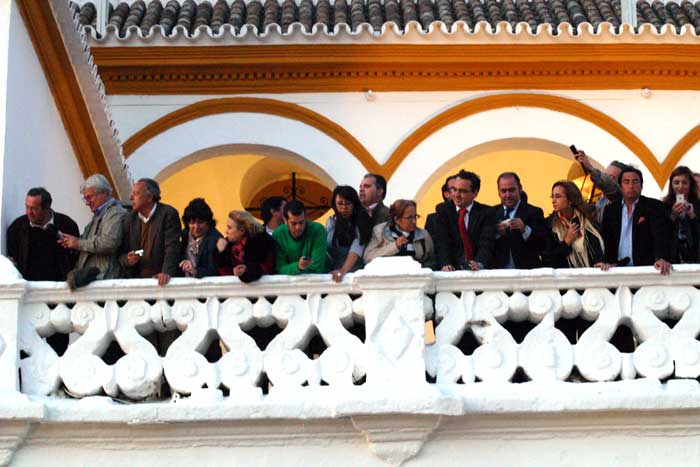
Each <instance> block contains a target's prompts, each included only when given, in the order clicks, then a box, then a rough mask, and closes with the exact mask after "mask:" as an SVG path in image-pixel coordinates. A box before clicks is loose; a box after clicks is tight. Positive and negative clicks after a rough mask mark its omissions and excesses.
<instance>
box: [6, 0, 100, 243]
mask: <svg viewBox="0 0 700 467" xmlns="http://www.w3.org/2000/svg"><path fill="white" fill-rule="evenodd" d="M3 12H4V13H3ZM7 13H9V33H7V32H6V31H8V28H7V27H4V26H3V24H2V22H3V20H4V19H5V18H4V16H3V14H7ZM5 21H6V23H7V22H8V21H7V20H5ZM3 31H5V32H3ZM5 34H8V37H9V38H10V42H9V53H8V54H7V55H8V56H7V61H6V62H3V58H2V57H3V52H2V49H4V47H3V39H2V37H3V35H5ZM4 72H7V85H6V87H5V86H3V85H2V78H1V76H2V73H4ZM0 91H2V92H1V94H2V97H0V111H1V112H0V113H2V116H0V123H2V121H3V120H2V119H3V118H5V119H6V123H5V125H4V128H5V137H4V142H3V140H2V139H0V155H1V156H2V172H1V173H2V211H1V225H0V231H1V232H2V233H0V235H2V237H1V238H2V244H3V250H4V243H5V238H4V233H5V231H6V229H7V226H8V225H9V224H10V223H11V222H12V220H13V219H15V218H16V217H17V216H19V215H21V214H23V213H24V198H25V195H26V192H27V190H28V189H29V188H31V187H34V186H44V187H45V188H46V189H47V190H49V192H50V193H51V195H52V197H53V200H54V203H53V207H54V209H55V210H56V211H58V212H63V213H65V214H68V215H69V216H71V217H72V218H73V219H74V220H75V221H76V222H77V223H78V225H79V226H80V227H81V228H82V226H84V225H85V224H86V223H87V222H88V221H89V219H90V217H91V214H90V211H89V209H87V207H86V206H85V205H84V204H83V202H82V200H81V197H80V193H79V185H80V182H81V181H82V180H83V176H82V173H81V171H80V167H79V166H78V162H77V160H76V158H75V155H74V153H73V149H72V147H71V144H70V141H69V139H68V136H67V134H66V131H65V128H64V126H63V122H62V121H61V117H60V115H59V113H58V110H57V108H56V104H55V103H54V100H53V95H52V94H51V90H50V89H49V86H48V84H47V82H46V79H45V77H44V73H43V70H42V68H41V64H40V63H39V60H38V58H37V56H36V54H35V53H34V48H33V46H32V42H31V40H30V38H29V35H28V33H27V30H26V28H25V26H24V22H23V20H22V17H21V14H20V12H19V10H18V8H17V6H16V5H14V3H11V2H10V0H0ZM5 98H6V105H5V106H3V105H2V102H3V101H2V99H5Z"/></svg>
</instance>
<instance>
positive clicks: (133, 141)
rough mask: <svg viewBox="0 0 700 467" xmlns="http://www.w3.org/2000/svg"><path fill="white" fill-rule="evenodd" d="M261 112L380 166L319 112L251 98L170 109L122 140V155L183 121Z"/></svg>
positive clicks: (367, 165)
mask: <svg viewBox="0 0 700 467" xmlns="http://www.w3.org/2000/svg"><path fill="white" fill-rule="evenodd" d="M240 112H249V113H262V114H267V115H275V116H278V117H284V118H289V119H291V120H296V121H298V122H301V123H304V124H306V125H309V126H312V127H314V128H316V129H317V130H319V131H321V132H323V133H324V134H326V135H328V136H329V137H331V138H333V139H334V140H335V141H337V142H338V143H340V144H341V145H342V146H343V147H344V148H345V149H347V150H348V151H349V152H350V153H351V154H352V155H354V156H355V157H356V158H357V160H359V161H360V162H361V163H362V164H363V165H364V166H365V168H366V169H367V170H368V171H369V172H379V171H380V170H381V167H380V165H379V163H377V161H376V160H375V159H374V157H372V155H371V154H370V153H369V151H368V150H367V149H366V148H365V147H364V146H363V145H362V143H360V142H359V141H358V140H357V139H356V138H355V137H354V136H352V135H351V134H350V133H349V132H348V131H347V130H345V129H344V128H343V127H341V126H340V125H338V124H337V123H335V122H333V121H332V120H329V119H328V118H326V117H324V116H323V115H321V114H319V113H316V112H314V111H313V110H309V109H307V108H305V107H302V106H300V105H297V104H291V103H289V102H283V101H278V100H275V99H261V98H253V97H232V98H222V99H208V100H204V101H201V102H197V103H195V104H192V105H188V106H187V107H183V108H182V109H179V110H176V111H174V112H171V113H169V114H167V115H165V116H163V117H161V118H159V119H158V120H156V121H154V122H152V123H150V124H149V125H147V126H146V127H144V128H143V129H141V130H140V131H138V132H137V133H135V134H134V135H133V136H131V137H130V138H129V139H128V140H126V142H125V143H124V146H123V148H124V157H129V156H130V155H131V154H133V153H134V152H135V151H136V150H137V149H138V148H139V147H141V146H142V145H143V144H145V143H146V142H147V141H148V140H150V139H151V138H154V137H155V136H157V135H159V134H161V133H163V132H165V131H167V130H169V129H171V128H173V127H175V126H178V125H181V124H183V123H185V122H188V121H191V120H195V119H198V118H202V117H206V116H209V115H217V114H223V113H240Z"/></svg>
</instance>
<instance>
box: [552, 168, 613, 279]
mask: <svg viewBox="0 0 700 467" xmlns="http://www.w3.org/2000/svg"><path fill="white" fill-rule="evenodd" d="M551 198H552V208H553V210H554V211H553V212H552V214H551V215H550V216H549V217H548V218H547V225H548V227H549V229H550V231H551V234H550V235H548V237H547V243H546V246H545V250H544V251H543V253H542V260H543V263H544V264H545V265H546V266H549V267H555V268H587V267H592V266H595V267H600V268H601V269H603V270H606V269H607V268H608V265H607V264H605V263H604V262H603V261H604V258H605V256H604V247H605V245H604V242H603V237H602V235H601V234H600V231H599V230H598V226H597V225H596V222H595V208H594V207H593V206H590V205H588V204H586V203H585V202H584V201H583V197H582V196H581V191H580V190H579V189H578V187H577V186H576V185H575V184H574V183H573V182H570V181H568V180H560V181H558V182H555V183H554V185H552V195H551Z"/></svg>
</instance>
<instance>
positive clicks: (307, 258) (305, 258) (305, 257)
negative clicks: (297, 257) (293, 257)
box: [301, 256, 311, 261]
mask: <svg viewBox="0 0 700 467" xmlns="http://www.w3.org/2000/svg"><path fill="white" fill-rule="evenodd" d="M301 259H303V260H304V261H311V256H302V257H301Z"/></svg>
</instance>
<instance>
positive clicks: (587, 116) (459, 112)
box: [383, 93, 673, 187]
mask: <svg viewBox="0 0 700 467" xmlns="http://www.w3.org/2000/svg"><path fill="white" fill-rule="evenodd" d="M505 107H537V108H543V109H548V110H553V111H555V112H562V113H565V114H569V115H572V116H574V117H578V118H581V119H583V120H586V121H588V122H590V123H592V124H594V125H596V126H597V127H599V128H601V129H602V130H604V131H606V132H608V133H609V134H610V135H612V136H613V137H615V138H616V139H618V140H619V141H620V142H622V143H623V144H624V145H625V146H627V148H629V150H630V151H632V152H633V153H634V154H635V155H636V156H637V157H638V158H639V160H640V161H642V163H643V164H644V165H645V166H646V167H647V168H648V169H649V171H650V172H651V174H652V175H653V177H654V179H655V180H656V182H657V183H658V184H659V186H660V187H661V186H663V184H664V182H665V181H666V178H667V175H666V172H665V168H664V167H662V166H661V164H659V162H658V160H657V159H656V157H655V156H654V153H652V152H651V150H650V149H649V148H648V147H647V146H646V145H645V144H644V143H643V142H642V141H641V140H640V139H639V138H637V136H635V135H634V133H632V132H631V131H630V130H628V129H627V128H626V127H625V126H623V125H622V124H621V123H619V122H618V121H617V120H615V119H613V118H611V117H609V116H607V115H605V114H604V113H602V112H600V111H599V110H596V109H594V108H593V107H590V106H588V105H586V104H582V103H581V102H578V101H575V100H572V99H567V98H564V97H559V96H552V95H547V94H525V93H522V94H521V93H511V94H498V95H493V96H486V97H481V98H477V99H473V100H469V101H466V102H463V103H461V104H459V105H456V106H454V107H452V108H450V109H447V110H446V111H444V112H442V113H441V114H439V115H437V116H435V117H433V118H432V119H430V120H429V121H427V122H426V123H424V124H423V125H422V126H421V127H420V128H418V129H417V130H416V131H414V132H413V133H411V134H410V135H409V136H408V137H407V138H406V139H405V140H404V141H403V142H402V143H401V144H400V145H399V146H398V147H397V148H396V149H395V150H394V152H393V153H392V154H391V156H390V157H389V159H388V160H387V162H386V163H385V164H384V166H383V169H384V173H385V175H386V176H391V175H392V174H393V173H394V172H395V171H396V169H397V168H398V167H399V165H401V163H402V162H403V161H404V159H406V157H408V155H409V154H410V153H411V152H412V151H413V150H414V149H415V148H416V147H417V146H418V145H419V144H420V143H421V142H423V141H425V140H426V139H427V138H428V137H430V136H431V135H432V134H433V133H435V132H437V131H439V130H440V129H442V128H444V127H445V126H447V125H450V124H452V123H454V122H456V121H459V120H461V119H463V118H466V117H469V116H471V115H475V114H478V113H481V112H486V111H488V110H494V109H501V108H505ZM671 170H673V169H671ZM669 173H670V171H669Z"/></svg>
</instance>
